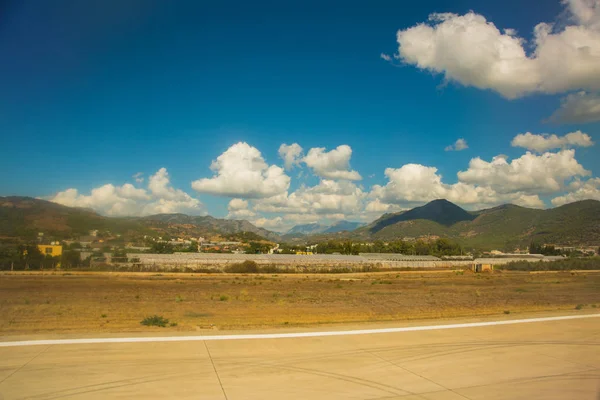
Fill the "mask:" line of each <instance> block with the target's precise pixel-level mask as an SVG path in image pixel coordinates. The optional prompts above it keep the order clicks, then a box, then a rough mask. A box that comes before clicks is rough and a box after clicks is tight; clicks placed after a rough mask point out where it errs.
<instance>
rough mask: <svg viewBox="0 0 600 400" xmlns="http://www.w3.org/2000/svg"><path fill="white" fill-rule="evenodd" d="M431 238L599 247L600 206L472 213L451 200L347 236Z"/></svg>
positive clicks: (487, 244)
mask: <svg viewBox="0 0 600 400" xmlns="http://www.w3.org/2000/svg"><path fill="white" fill-rule="evenodd" d="M427 235H435V236H443V237H449V238H451V239H454V240H457V241H459V242H461V243H462V244H464V245H465V246H472V247H477V248H482V249H493V248H498V249H505V250H511V249H514V248H515V247H524V246H526V245H527V244H529V243H530V242H531V240H536V241H538V242H540V243H552V244H561V245H575V244H577V245H599V244H600V202H599V201H596V200H584V201H578V202H575V203H570V204H567V205H564V206H561V207H556V208H552V209H547V210H539V209H531V208H525V207H520V206H516V205H513V204H505V205H502V206H498V207H494V208H490V209H486V210H480V211H474V212H467V211H465V210H463V209H462V208H460V207H458V206H457V205H455V204H453V203H450V202H449V201H446V200H436V201H433V202H431V203H428V204H426V205H424V206H422V207H417V208H414V209H412V210H409V211H405V212H400V213H394V214H385V215H383V216H382V217H381V218H379V219H378V220H376V221H373V222H372V223H371V224H369V225H367V226H365V227H362V228H359V229H357V230H355V231H354V232H352V234H351V235H349V236H348V238H353V239H362V240H369V239H371V240H374V239H376V240H394V239H401V238H405V237H413V238H415V237H421V236H427Z"/></svg>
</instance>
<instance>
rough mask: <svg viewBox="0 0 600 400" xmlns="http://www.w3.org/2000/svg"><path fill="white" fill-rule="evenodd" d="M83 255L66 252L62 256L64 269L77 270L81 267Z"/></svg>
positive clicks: (70, 251)
mask: <svg viewBox="0 0 600 400" xmlns="http://www.w3.org/2000/svg"><path fill="white" fill-rule="evenodd" d="M81 264H82V263H81V253H80V252H78V251H75V250H65V251H63V253H62V256H61V266H62V267H63V268H77V267H79V266H81Z"/></svg>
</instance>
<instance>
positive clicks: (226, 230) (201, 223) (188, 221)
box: [141, 214, 279, 240]
mask: <svg viewBox="0 0 600 400" xmlns="http://www.w3.org/2000/svg"><path fill="white" fill-rule="evenodd" d="M141 220H142V221H158V222H163V223H168V224H172V225H193V226H196V227H199V228H205V229H207V230H212V231H215V232H219V233H222V234H236V233H240V232H251V233H255V234H257V235H259V236H262V237H264V238H267V239H271V240H277V239H278V238H279V235H278V234H276V233H274V232H271V231H269V230H266V229H264V228H258V227H256V226H255V225H253V224H251V223H250V222H248V221H246V220H235V219H220V218H214V217H211V216H210V215H206V216H192V215H186V214H156V215H150V216H148V217H142V218H141Z"/></svg>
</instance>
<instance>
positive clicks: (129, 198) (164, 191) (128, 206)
mask: <svg viewBox="0 0 600 400" xmlns="http://www.w3.org/2000/svg"><path fill="white" fill-rule="evenodd" d="M50 201H53V202H55V203H59V204H62V205H65V206H69V207H84V208H91V209H93V210H95V211H97V212H99V213H101V214H104V215H109V216H139V215H151V214H162V213H164V214H172V213H186V214H196V215H197V214H204V213H205V211H204V207H203V205H202V203H200V201H199V200H198V199H195V198H193V197H191V196H190V195H188V194H187V193H185V192H183V191H182V190H179V189H174V188H173V187H172V186H171V184H170V179H169V174H168V172H167V170H166V169H165V168H161V169H159V170H158V171H157V172H156V174H154V175H152V176H151V177H150V179H149V183H148V190H147V189H143V188H136V187H135V186H133V185H132V184H130V183H125V184H124V185H122V186H115V185H113V184H110V183H109V184H106V185H102V186H100V187H97V188H94V189H92V190H91V192H90V194H87V195H86V194H82V193H79V191H78V190H77V189H75V188H70V189H67V190H65V191H62V192H59V193H57V194H56V195H54V196H53V197H52V198H50Z"/></svg>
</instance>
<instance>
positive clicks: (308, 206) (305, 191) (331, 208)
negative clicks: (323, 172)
mask: <svg viewBox="0 0 600 400" xmlns="http://www.w3.org/2000/svg"><path fill="white" fill-rule="evenodd" d="M365 198H366V193H364V192H363V191H362V189H361V188H359V187H358V186H356V185H355V184H354V183H352V182H349V181H346V180H341V181H334V180H329V179H323V180H321V181H320V182H319V184H317V185H315V186H312V187H306V186H301V187H300V188H299V189H298V190H296V191H295V192H292V193H290V194H289V195H280V196H274V197H271V198H267V199H262V200H257V201H255V209H256V210H257V211H262V212H271V213H292V214H302V213H304V214H315V215H319V214H320V215H324V214H354V213H360V211H361V210H362V208H363V204H362V203H363V200H364V199H365Z"/></svg>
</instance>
